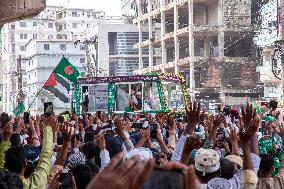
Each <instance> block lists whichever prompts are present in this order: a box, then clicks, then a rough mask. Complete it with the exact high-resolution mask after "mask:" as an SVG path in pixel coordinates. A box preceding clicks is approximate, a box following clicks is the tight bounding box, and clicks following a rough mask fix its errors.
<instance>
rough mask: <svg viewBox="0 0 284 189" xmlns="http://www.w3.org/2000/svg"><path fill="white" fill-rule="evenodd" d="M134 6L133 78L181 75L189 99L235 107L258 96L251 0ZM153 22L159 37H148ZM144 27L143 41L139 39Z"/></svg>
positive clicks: (147, 1) (171, 0) (159, 0)
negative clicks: (136, 66) (158, 51)
mask: <svg viewBox="0 0 284 189" xmlns="http://www.w3.org/2000/svg"><path fill="white" fill-rule="evenodd" d="M136 6H137V10H138V16H137V17H136V18H135V19H134V23H136V24H137V25H138V30H139V34H140V35H139V43H137V44H136V45H135V47H136V48H138V49H139V56H140V58H139V70H137V71H136V72H135V73H136V74H143V73H146V72H173V73H176V74H178V73H180V74H184V76H185V77H186V80H187V84H188V87H189V88H190V95H191V97H192V99H194V98H196V99H197V100H198V99H205V100H206V99H209V100H214V101H215V102H218V101H219V100H220V101H222V102H223V103H225V104H230V105H234V104H239V103H241V102H245V101H247V100H249V98H257V97H258V96H259V94H260V93H261V89H260V88H258V81H259V79H258V74H256V71H255V70H256V66H257V63H258V62H257V59H256V50H255V49H256V48H255V45H254V43H253V36H254V31H253V29H252V27H251V26H252V25H251V0H243V1H239V0H231V1H226V0H203V1H199V0H140V1H137V3H136ZM153 23H155V24H157V23H160V26H161V34H160V35H154V32H152V31H153ZM145 25H147V26H148V28H149V29H148V31H149V38H148V40H143V38H142V31H141V28H142V27H143V26H145ZM154 48H161V51H162V63H161V64H157V65H155V63H154V61H153V59H154V55H155V51H154V50H153V49H154ZM144 49H148V50H149V67H144V66H143V65H144V64H143V59H142V55H143V53H142V52H143V50H144Z"/></svg>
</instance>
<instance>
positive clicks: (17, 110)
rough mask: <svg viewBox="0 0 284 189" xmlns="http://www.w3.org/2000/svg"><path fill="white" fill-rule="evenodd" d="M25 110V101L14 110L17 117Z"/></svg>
mask: <svg viewBox="0 0 284 189" xmlns="http://www.w3.org/2000/svg"><path fill="white" fill-rule="evenodd" d="M24 111H25V105H24V103H20V104H19V105H18V106H17V107H16V108H15V109H14V110H13V114H14V115H15V117H19V115H20V114H21V113H23V112H24Z"/></svg>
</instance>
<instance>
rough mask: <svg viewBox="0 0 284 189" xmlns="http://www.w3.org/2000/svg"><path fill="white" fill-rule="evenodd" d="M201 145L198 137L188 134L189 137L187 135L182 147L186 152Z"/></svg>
mask: <svg viewBox="0 0 284 189" xmlns="http://www.w3.org/2000/svg"><path fill="white" fill-rule="evenodd" d="M201 145H202V143H201V141H200V140H199V139H198V138H196V137H194V136H190V137H187V139H186V141H185V144H184V147H183V149H184V150H185V151H186V152H191V151H192V150H194V149H199V148H200V147H201Z"/></svg>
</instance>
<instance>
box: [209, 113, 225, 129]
mask: <svg viewBox="0 0 284 189" xmlns="http://www.w3.org/2000/svg"><path fill="white" fill-rule="evenodd" d="M224 120H225V118H224V116H222V115H218V116H217V117H216V118H215V119H214V121H213V125H212V126H213V127H212V128H211V129H214V130H217V128H218V127H219V126H220V125H221V124H222V123H223V122H224Z"/></svg>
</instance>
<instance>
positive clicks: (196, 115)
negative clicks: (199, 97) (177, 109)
mask: <svg viewBox="0 0 284 189" xmlns="http://www.w3.org/2000/svg"><path fill="white" fill-rule="evenodd" d="M185 121H186V123H187V127H186V130H185V133H186V134H192V133H193V131H194V127H195V126H196V125H197V124H198V123H199V122H200V103H198V104H197V103H196V101H194V103H193V105H192V102H190V104H189V110H188V109H187V110H186V115H185Z"/></svg>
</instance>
